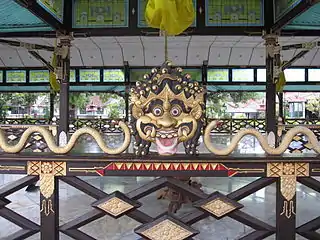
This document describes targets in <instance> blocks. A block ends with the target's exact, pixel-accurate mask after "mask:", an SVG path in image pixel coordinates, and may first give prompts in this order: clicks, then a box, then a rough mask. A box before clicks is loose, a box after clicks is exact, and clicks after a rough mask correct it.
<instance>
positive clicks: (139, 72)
mask: <svg viewBox="0 0 320 240" xmlns="http://www.w3.org/2000/svg"><path fill="white" fill-rule="evenodd" d="M150 72H151V69H131V70H130V82H137V81H144V78H143V76H144V75H145V74H147V73H150Z"/></svg>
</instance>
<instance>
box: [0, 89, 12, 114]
mask: <svg viewBox="0 0 320 240" xmlns="http://www.w3.org/2000/svg"><path fill="white" fill-rule="evenodd" d="M9 99H10V95H9V94H3V93H0V118H1V119H3V118H5V117H6V116H7V111H8V101H9Z"/></svg>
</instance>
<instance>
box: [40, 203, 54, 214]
mask: <svg viewBox="0 0 320 240" xmlns="http://www.w3.org/2000/svg"><path fill="white" fill-rule="evenodd" d="M40 212H44V214H45V215H46V216H47V217H48V216H49V215H50V214H51V213H54V210H53V206H52V200H51V199H50V200H46V199H44V200H42V203H41V210H40Z"/></svg>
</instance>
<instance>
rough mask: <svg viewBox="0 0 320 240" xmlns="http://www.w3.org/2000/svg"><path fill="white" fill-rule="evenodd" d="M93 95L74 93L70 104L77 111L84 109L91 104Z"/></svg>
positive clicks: (70, 96) (71, 94)
mask: <svg viewBox="0 0 320 240" xmlns="http://www.w3.org/2000/svg"><path fill="white" fill-rule="evenodd" d="M91 96H92V93H78V92H72V93H70V95H69V104H70V106H72V105H73V106H74V107H75V108H77V109H83V108H85V107H86V106H87V104H88V103H89V102H90V97H91Z"/></svg>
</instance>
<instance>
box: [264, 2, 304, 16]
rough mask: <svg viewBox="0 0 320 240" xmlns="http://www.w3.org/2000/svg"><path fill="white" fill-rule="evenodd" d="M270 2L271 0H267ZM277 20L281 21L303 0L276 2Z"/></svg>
mask: <svg viewBox="0 0 320 240" xmlns="http://www.w3.org/2000/svg"><path fill="white" fill-rule="evenodd" d="M266 1H270V0H266ZM273 2H274V12H275V19H276V20H278V19H280V18H281V17H282V16H283V15H285V14H286V13H288V12H289V11H290V10H291V9H292V8H294V7H295V6H296V5H297V4H299V3H300V2H301V0H274V1H273Z"/></svg>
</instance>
